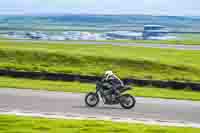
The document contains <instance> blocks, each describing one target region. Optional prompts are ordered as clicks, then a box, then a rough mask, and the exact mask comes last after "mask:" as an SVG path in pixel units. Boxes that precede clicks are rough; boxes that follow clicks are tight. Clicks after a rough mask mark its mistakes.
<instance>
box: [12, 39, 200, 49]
mask: <svg viewBox="0 0 200 133" xmlns="http://www.w3.org/2000/svg"><path fill="white" fill-rule="evenodd" d="M10 41H13V42H16V41H17V42H36V43H37V42H40V43H41V42H42V43H49V44H51V43H60V44H91V45H113V46H134V47H146V48H161V49H177V50H200V44H199V45H181V44H145V43H130V42H103V41H102V42H101V41H37V40H9V42H10Z"/></svg>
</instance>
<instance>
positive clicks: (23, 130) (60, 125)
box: [0, 115, 200, 133]
mask: <svg viewBox="0 0 200 133" xmlns="http://www.w3.org/2000/svg"><path fill="white" fill-rule="evenodd" d="M198 132H200V129H198V128H188V127H187V128H186V127H169V126H158V125H144V124H133V123H115V122H110V121H97V120H96V121H95V120H63V119H47V118H33V117H22V116H11V115H9V116H8V115H0V133H198Z"/></svg>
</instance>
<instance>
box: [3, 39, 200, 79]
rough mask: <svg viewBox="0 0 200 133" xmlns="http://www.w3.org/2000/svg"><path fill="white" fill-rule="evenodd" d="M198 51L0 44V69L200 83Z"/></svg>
mask: <svg viewBox="0 0 200 133" xmlns="http://www.w3.org/2000/svg"><path fill="white" fill-rule="evenodd" d="M199 57H200V51H181V50H172V49H155V48H140V47H128V46H111V45H103V46H102V45H79V44H76V45H75V44H74V45H70V44H68V45H64V44H56V43H55V44H54V43H49V44H48V43H47V42H46V43H42V42H40V43H39V42H35V43H33V42H32V43H30V42H14V41H0V62H1V63H0V69H12V70H19V71H41V72H55V73H68V74H69V73H70V74H82V75H102V73H103V72H104V71H106V70H109V69H110V70H113V71H114V72H116V73H117V74H118V75H120V77H129V78H140V79H159V80H177V81H193V82H199V81H200V67H199V66H200V61H199Z"/></svg>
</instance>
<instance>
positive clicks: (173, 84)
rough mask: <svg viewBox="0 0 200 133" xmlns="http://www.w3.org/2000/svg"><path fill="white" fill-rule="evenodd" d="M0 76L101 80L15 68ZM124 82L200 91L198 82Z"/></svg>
mask: <svg viewBox="0 0 200 133" xmlns="http://www.w3.org/2000/svg"><path fill="white" fill-rule="evenodd" d="M0 76H10V77H18V78H31V79H47V80H62V81H80V82H87V83H95V82H96V81H99V80H101V77H100V76H87V75H75V74H62V73H47V72H24V71H15V70H0ZM123 81H124V82H125V84H135V85H139V86H147V85H151V86H155V87H160V88H173V89H184V88H190V89H192V90H195V91H200V83H191V82H178V81H161V80H143V79H123Z"/></svg>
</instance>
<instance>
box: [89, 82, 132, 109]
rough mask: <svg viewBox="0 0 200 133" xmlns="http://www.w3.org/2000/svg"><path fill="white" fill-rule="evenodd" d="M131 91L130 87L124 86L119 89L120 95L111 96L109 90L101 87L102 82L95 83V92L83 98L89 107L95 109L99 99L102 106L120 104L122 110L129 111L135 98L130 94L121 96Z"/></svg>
mask: <svg viewBox="0 0 200 133" xmlns="http://www.w3.org/2000/svg"><path fill="white" fill-rule="evenodd" d="M131 89H132V88H131V87H130V86H124V87H122V88H120V89H119V91H120V94H113V93H112V92H111V90H110V89H107V88H105V87H104V86H103V85H102V82H97V84H96V92H90V93H88V94H87V95H86V96H85V103H86V105H87V106H89V107H95V106H97V105H98V103H99V102H100V98H101V99H102V101H103V103H104V104H107V105H116V104H120V105H121V107H123V108H124V109H131V108H133V107H134V106H135V104H136V100H135V98H134V97H133V96H132V95H130V94H123V93H124V92H126V91H128V90H131Z"/></svg>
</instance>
